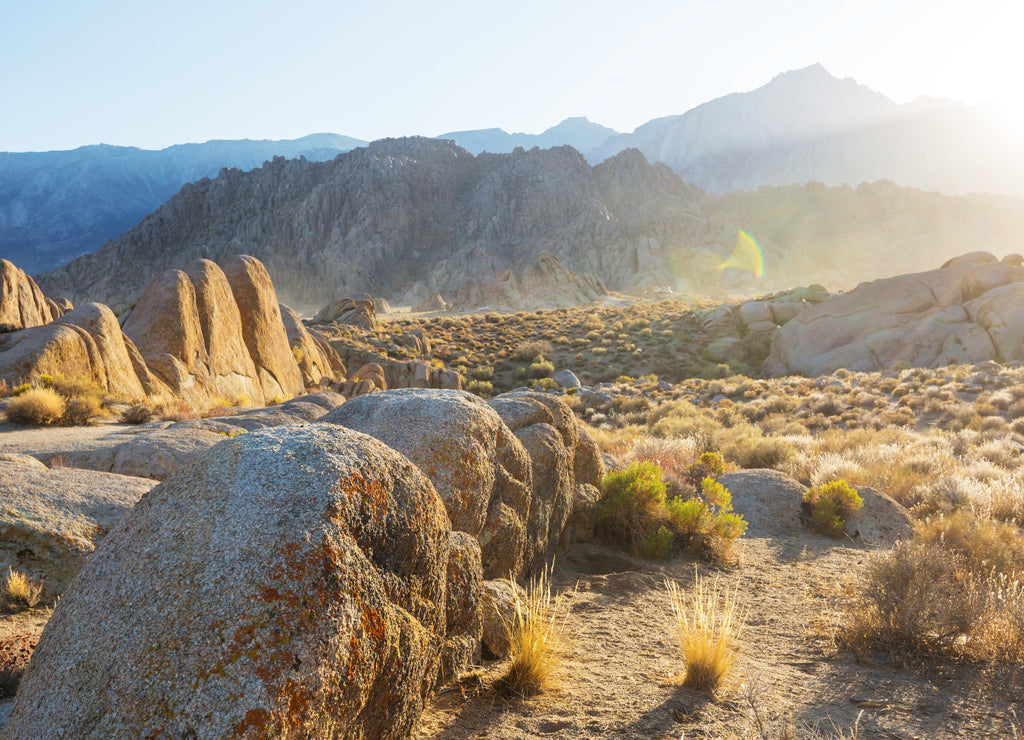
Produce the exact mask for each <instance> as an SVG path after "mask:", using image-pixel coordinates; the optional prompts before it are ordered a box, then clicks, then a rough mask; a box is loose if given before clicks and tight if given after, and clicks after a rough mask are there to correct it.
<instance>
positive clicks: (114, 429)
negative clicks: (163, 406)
mask: <svg viewBox="0 0 1024 740" xmlns="http://www.w3.org/2000/svg"><path fill="white" fill-rule="evenodd" d="M161 426H166V424H165V423H160V422H158V423H157V424H155V425H154V424H144V425H140V426H133V425H131V424H121V423H115V422H112V421H104V422H101V423H99V424H97V425H96V426H91V427H37V428H26V427H22V426H17V425H16V424H11V423H10V422H6V421H3V422H0V454H2V453H5V452H7V453H18V454H23V455H31V456H32V457H34V458H36V459H37V460H41V461H42V462H44V463H47V464H50V460H51V458H59V457H60V456H61V455H64V454H67V453H70V452H76V451H82V450H94V449H98V448H101V447H113V446H115V445H119V444H121V443H122V442H124V441H125V439H126V435H131V434H144V433H146V432H149V431H153V429H154V428H156V427H161Z"/></svg>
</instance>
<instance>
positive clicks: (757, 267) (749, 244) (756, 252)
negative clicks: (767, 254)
mask: <svg viewBox="0 0 1024 740" xmlns="http://www.w3.org/2000/svg"><path fill="white" fill-rule="evenodd" d="M726 267H734V268H736V269H737V270H746V271H747V272H749V273H750V274H751V275H753V276H754V277H755V278H760V277H761V274H762V273H763V272H764V255H762V254H761V247H760V246H758V244H757V241H756V240H755V239H754V237H752V236H751V235H750V234H748V233H747V232H745V231H744V230H743V229H740V230H739V231H738V232H736V246H735V247H733V249H732V254H730V255H729V257H728V258H727V259H726V260H725V262H723V263H722V264H720V265H719V266H718V269H720V270H721V269H724V268H726Z"/></svg>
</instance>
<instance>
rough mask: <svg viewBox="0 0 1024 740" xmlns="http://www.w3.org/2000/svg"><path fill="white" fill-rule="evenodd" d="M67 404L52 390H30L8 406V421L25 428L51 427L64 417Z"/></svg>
mask: <svg viewBox="0 0 1024 740" xmlns="http://www.w3.org/2000/svg"><path fill="white" fill-rule="evenodd" d="M66 409H67V402H66V401H65V400H64V397H63V396H62V395H60V394H59V393H57V391H55V390H53V389H52V388H30V389H28V390H26V391H25V392H23V393H21V394H20V395H18V396H16V397H15V398H14V399H12V400H11V401H10V403H8V404H7V420H8V421H10V422H13V423H15V424H21V425H23V426H49V425H51V424H57V423H59V422H60V420H61V418H62V417H63V416H64V411H65V410H66Z"/></svg>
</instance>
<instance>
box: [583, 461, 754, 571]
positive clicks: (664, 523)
mask: <svg viewBox="0 0 1024 740" xmlns="http://www.w3.org/2000/svg"><path fill="white" fill-rule="evenodd" d="M602 490H603V495H602V498H601V500H600V501H599V502H598V505H597V507H596V508H595V517H594V529H595V531H596V532H597V533H598V535H599V536H601V537H603V538H604V539H606V540H609V541H612V542H616V543H618V544H622V545H625V546H627V547H629V548H630V549H631V550H633V551H634V552H637V553H639V554H641V555H645V556H647V557H662V558H664V557H668V556H669V555H670V554H671V552H672V551H673V550H674V549H682V550H686V551H689V552H691V553H693V554H696V555H700V556H702V557H705V558H708V559H711V560H716V561H722V560H725V559H727V557H728V556H729V554H730V551H731V548H732V545H733V543H734V541H735V540H736V539H737V538H738V537H740V536H741V535H742V534H743V533H744V532H745V531H746V528H747V523H746V522H745V521H744V520H743V517H741V516H739V515H738V514H736V513H735V512H733V511H732V502H731V497H730V495H729V492H728V491H727V490H726V489H725V488H724V487H723V486H722V484H720V483H718V482H717V481H716V480H714V479H713V478H705V479H704V480H703V481H702V482H701V486H700V489H699V493H697V495H694V496H691V497H689V498H687V499H683V498H681V497H676V498H672V499H668V498H667V497H666V486H665V482H664V479H663V477H662V471H661V468H660V467H659V466H658V465H656V464H655V463H651V462H639V461H638V462H633V463H631V464H630V465H629V467H627V468H626V469H625V470H622V471H616V472H612V473H609V474H608V475H606V476H605V479H604V482H603V484H602Z"/></svg>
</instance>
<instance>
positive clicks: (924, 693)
mask: <svg viewBox="0 0 1024 740" xmlns="http://www.w3.org/2000/svg"><path fill="white" fill-rule="evenodd" d="M869 556H870V553H869V552H868V551H865V550H862V549H856V548H850V547H844V546H835V545H833V544H831V542H829V541H827V540H822V539H820V538H791V539H750V540H748V541H747V542H745V543H744V545H743V551H742V559H741V565H740V566H739V567H736V568H728V569H720V570H714V569H710V568H708V567H706V566H699V571H700V572H701V573H702V574H709V575H712V577H713V576H714V575H715V574H717V575H718V577H719V578H720V580H721V583H722V584H723V585H725V586H728V587H730V588H735V589H736V590H737V593H738V594H739V602H740V605H741V608H742V609H743V610H744V612H745V620H744V622H745V627H744V631H743V634H742V636H741V645H742V654H741V657H740V660H739V663H738V670H737V671H736V672H735V679H734V681H733V683H732V685H731V686H729V687H727V688H726V690H725V691H724V693H723V695H722V696H721V697H720V698H719V700H718V701H717V702H716V701H713V700H712V699H711V698H710V697H708V696H706V695H703V694H700V693H697V692H694V691H691V690H689V689H684V688H681V687H678V686H677V685H676V684H675V683H674V682H673V677H674V676H675V675H677V674H678V673H679V671H680V670H681V669H682V664H681V662H680V660H679V658H678V654H677V647H676V642H675V637H674V633H673V632H672V629H673V627H672V616H671V611H670V606H669V601H668V598H667V596H666V594H665V590H664V585H663V582H664V579H665V578H666V577H667V578H672V579H675V580H677V581H678V582H679V583H680V585H681V586H683V587H684V588H688V587H689V586H690V585H691V584H692V583H693V580H694V564H693V563H692V562H688V561H686V560H678V561H675V562H671V563H667V564H666V563H653V562H650V561H641V560H634V559H631V558H627V557H624V556H622V555H619V554H617V553H614V552H613V551H610V550H607V549H604V548H599V547H590V546H580V547H577V548H576V549H575V550H574V551H573V552H572V553H570V555H569V556H568V557H567V558H566V559H565V560H564V562H563V563H562V564H561V566H560V568H559V571H558V573H557V575H556V580H555V583H556V585H557V586H558V587H560V588H562V589H564V590H568V591H571V590H572V587H573V585H574V584H578V585H577V588H576V592H575V595H573V596H571V597H568V598H571V603H572V607H571V613H570V617H569V624H570V626H571V629H572V630H573V631H574V633H575V640H574V644H573V648H572V652H571V656H570V659H569V661H568V665H567V667H566V668H567V669H566V671H565V673H564V680H563V683H562V686H561V688H560V689H558V690H556V691H554V692H552V693H550V694H548V695H544V696H541V697H539V698H537V699H535V700H531V701H511V702H506V701H503V700H500V699H497V698H496V697H495V696H494V695H493V694H492V693H489V692H487V691H480V692H479V693H477V694H476V695H473V693H472V691H469V692H465V693H466V696H465V697H464V696H463V694H462V693H460V692H459V691H458V690H455V691H447V692H445V693H442V694H440V695H439V696H438V697H437V699H435V701H434V703H433V705H432V706H431V707H430V709H428V711H427V712H426V713H425V714H424V717H423V720H422V721H421V724H420V729H419V732H418V735H417V737H418V738H420V740H426V739H427V738H430V739H432V740H456V739H460V740H461V739H463V738H479V737H488V738H510V739H511V738H531V737H537V738H541V737H543V738H551V737H557V738H594V737H602V738H612V737H613V738H638V739H639V738H643V739H644V740H653V739H660V738H666V739H667V738H672V739H673V740H676V739H677V738H680V737H685V738H687V739H689V738H720V737H724V738H728V737H761V736H760V735H756V734H754V733H753V732H751V730H752V722H751V717H752V710H751V707H750V704H749V702H748V701H747V699H746V696H747V695H750V694H752V695H753V696H754V703H755V704H756V705H757V706H758V708H759V710H760V711H761V712H762V713H763V714H762V716H763V717H764V718H765V719H766V720H769V721H770V720H772V719H777V720H779V727H780V728H781V725H782V720H783V719H785V720H786V721H787V722H788V721H791V722H792V724H793V726H794V728H796V729H798V730H799V729H805V728H807V727H815V726H817V727H818V728H819V729H820V730H831V729H833V724H834V726H835V727H837V728H839V729H841V730H843V731H845V732H846V733H847V735H848V736H849V734H850V732H851V730H852V729H853V727H854V725H855V723H857V730H858V735H857V736H858V737H861V738H864V737H870V738H876V737H877V738H921V739H922V740H923V739H924V738H946V737H949V738H953V737H956V738H987V737H1013V735H1012V731H1011V729H1010V722H1011V721H1012V720H1013V715H1012V714H1011V713H1010V710H1011V709H1012V708H1013V705H1012V704H1011V700H1016V701H1018V702H1019V701H1020V696H1021V689H1022V684H1021V676H1020V675H1019V674H1018V675H1016V676H1013V677H1010V678H1009V679H1007V678H1006V677H1003V680H1002V681H1001V682H1000V681H996V680H986V679H992V677H991V676H988V677H987V676H986V675H985V674H984V673H983V672H982V671H980V670H979V669H977V668H974V667H971V666H948V665H947V666H939V667H935V668H934V669H932V670H929V669H928V668H903V667H893V666H891V665H888V664H887V663H884V662H880V661H875V662H870V663H867V664H863V665H862V664H858V662H857V660H856V659H855V658H854V656H851V655H848V654H845V653H841V652H837V651H836V650H835V649H834V648H833V646H832V644H831V639H830V635H831V634H832V629H831V628H832V625H833V624H834V622H835V620H836V619H838V618H839V614H840V612H839V610H838V606H839V603H840V601H841V599H842V597H843V589H844V585H845V584H847V583H850V582H851V581H852V579H853V578H855V577H856V575H857V574H858V573H859V572H860V570H861V569H862V568H863V567H864V565H865V563H866V562H867V558H868V557H869ZM493 671H494V672H497V671H500V665H495V666H493ZM752 683H753V684H754V685H755V686H756V689H754V690H753V691H749V690H748V689H749V687H750V685H751V684H752ZM994 686H999V688H995V687H994ZM862 712H863V713H862ZM861 713H862V714H861ZM1017 713H1018V714H1020V715H1021V716H1022V718H1024V707H1021V706H1020V705H1019V704H1018V705H1017ZM858 715H860V720H859V723H858ZM1018 724H1019V723H1018ZM771 736H772V737H779V735H777V734H775V735H771ZM798 736H799V735H798Z"/></svg>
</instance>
